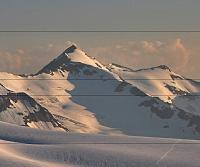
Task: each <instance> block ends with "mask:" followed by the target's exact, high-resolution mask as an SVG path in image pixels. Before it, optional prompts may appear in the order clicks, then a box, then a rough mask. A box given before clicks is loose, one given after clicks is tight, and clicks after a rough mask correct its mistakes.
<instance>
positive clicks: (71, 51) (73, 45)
mask: <svg viewBox="0 0 200 167" xmlns="http://www.w3.org/2000/svg"><path fill="white" fill-rule="evenodd" d="M76 49H78V47H77V45H76V44H72V45H71V46H70V47H68V48H67V49H66V50H65V51H64V53H73V52H74V51H75V50H76Z"/></svg>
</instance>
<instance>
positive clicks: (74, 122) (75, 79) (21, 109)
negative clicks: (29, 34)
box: [0, 45, 200, 139]
mask: <svg viewBox="0 0 200 167" xmlns="http://www.w3.org/2000/svg"><path fill="white" fill-rule="evenodd" d="M121 71H123V74H121V73H120V72H121ZM151 77H152V78H153V77H157V78H161V77H162V78H163V77H164V79H168V80H165V81H161V80H154V81H153V80H127V79H126V78H132V79H134V78H139V79H142V78H145V79H149V78H151ZM0 78H1V84H2V85H1V87H0V88H1V89H0V90H1V96H0V99H1V101H0V120H1V121H4V122H10V123H13V124H16V125H22V126H28V127H31V128H39V129H45V130H46V129H50V130H59V131H64V130H65V131H70V132H76V133H77V132H78V133H90V134H98V133H99V134H118V135H119V134H127V135H140V136H157V137H171V138H189V139H198V138H199V137H200V116H199V111H198V106H199V104H198V99H197V98H195V100H194V101H192V103H195V104H194V106H192V107H193V108H194V109H195V110H194V109H192V107H190V105H191V104H192V103H190V100H191V99H188V96H185V95H188V94H191V93H198V92H199V90H200V87H199V83H196V82H194V81H188V80H181V78H183V77H181V76H179V75H177V74H175V73H173V72H171V70H169V69H168V68H166V67H165V66H160V67H158V68H152V69H147V70H139V71H133V70H131V69H127V68H124V67H117V66H110V67H109V68H107V67H106V66H104V65H102V64H101V63H100V62H98V61H97V60H96V59H94V58H92V57H89V56H88V55H86V54H85V53H84V52H83V51H81V50H80V49H78V48H77V47H76V46H74V45H72V46H71V47H69V48H68V49H66V50H65V51H64V52H63V53H62V54H61V55H60V56H58V57H57V58H55V59H54V60H53V61H51V62H50V63H49V64H48V65H46V66H45V67H44V68H42V69H41V70H40V71H39V72H38V73H36V74H34V75H28V76H17V75H13V74H8V73H0ZM173 78H174V79H173ZM178 78H179V80H175V79H178ZM10 92H11V93H10ZM156 94H157V95H161V94H162V95H163V96H157V97H156ZM168 94H169V95H170V97H167V96H166V95H168ZM13 95H14V97H13ZM171 95H172V96H171ZM177 95H178V96H177ZM172 97H173V98H172ZM16 98H17V99H16ZM175 101H176V102H175ZM5 102H7V103H5ZM182 103H184V104H185V105H182ZM189 104H190V105H189Z"/></svg>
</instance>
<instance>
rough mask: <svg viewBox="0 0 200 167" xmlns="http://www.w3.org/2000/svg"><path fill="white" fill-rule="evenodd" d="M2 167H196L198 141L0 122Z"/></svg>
mask: <svg viewBox="0 0 200 167" xmlns="http://www.w3.org/2000/svg"><path fill="white" fill-rule="evenodd" d="M0 127H1V128H0V143H1V146H0V154H1V156H0V166H2V167H5V166H6V167H13V166H15V167H22V166H26V167H29V166H30V167H32V166H34V167H42V166H50V167H64V166H65V167H146V166H148V167H155V166H159V167H188V166H190V167H197V166H199V165H200V160H199V156H198V155H199V154H200V143H199V141H195V140H181V139H162V138H147V137H146V138H145V137H129V136H107V135H89V134H73V133H65V132H57V131H45V130H37V129H30V128H25V127H19V126H16V125H11V124H8V123H3V122H0Z"/></svg>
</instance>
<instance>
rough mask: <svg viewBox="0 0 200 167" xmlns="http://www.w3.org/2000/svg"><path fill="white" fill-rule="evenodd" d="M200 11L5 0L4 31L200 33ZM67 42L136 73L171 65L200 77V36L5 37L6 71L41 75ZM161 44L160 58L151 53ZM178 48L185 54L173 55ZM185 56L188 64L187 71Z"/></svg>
mask: <svg viewBox="0 0 200 167" xmlns="http://www.w3.org/2000/svg"><path fill="white" fill-rule="evenodd" d="M199 7H200V1H199V0H123V1H122V0H70V1H69V0H57V1H55V0H0V30H1V31H3V30H11V31H12V30H22V31H23V30H44V31H45V30H58V31H59V30H69V31H70V30H86V31H89V30H105V31H106V30H109V31H112V30H120V31H126V30H142V31H149V30H158V31H165V30H176V31H179V30H200V19H199V18H198V17H199V16H200V10H199ZM67 41H72V42H75V43H77V44H78V45H79V46H80V47H81V48H83V49H84V50H85V51H86V52H88V53H89V54H92V55H91V56H95V57H97V58H98V59H100V60H101V61H103V62H104V63H111V62H113V61H117V63H119V64H122V65H127V66H129V67H132V68H142V67H148V66H154V65H155V66H156V65H159V64H163V63H165V64H167V65H169V66H171V67H172V68H173V69H174V70H175V71H177V72H179V73H181V74H184V75H186V76H189V77H198V73H199V72H200V67H199V65H198V63H197V62H198V61H199V55H198V54H199V48H200V47H199V43H200V33H3V32H1V33H0V58H3V59H4V61H5V62H1V63H0V70H1V71H9V72H17V73H24V72H28V73H30V72H35V71H36V70H37V69H38V68H40V67H42V66H43V65H44V64H46V63H47V62H48V61H50V60H51V59H52V58H54V57H55V56H56V55H57V54H59V53H60V52H62V50H63V49H65V47H67V45H68V42H67ZM145 42H148V43H145ZM158 42H161V43H162V44H163V45H162V46H163V47H161V48H156V49H159V52H155V53H153V52H151V53H148V52H147V51H146V50H145V48H144V47H145V46H148V47H157V45H156V44H158ZM178 42H179V43H178ZM131 43H132V44H133V43H134V46H132V45H130V44H131ZM175 44H178V45H179V47H180V48H179V49H180V50H179V51H173V49H172V48H173V46H175ZM49 46H51V47H50V48H49ZM116 48H117V49H116ZM120 48H121V49H120ZM123 48H126V51H125V49H124V50H123ZM181 48H182V51H181ZM183 48H185V51H187V54H186V55H184V53H182V52H183V50H184V49H183ZM146 49H148V48H146ZM133 53H134V54H133ZM136 53H137V54H136ZM138 53H140V54H138ZM6 55H7V56H6ZM181 55H182V56H183V58H186V59H187V63H186V64H185V67H184V66H181V64H180V61H179V59H181V58H182V57H181ZM37 58H39V60H38V62H37V61H36V60H37ZM33 60H34V61H35V63H32V61H33ZM136 60H137V61H136ZM15 61H17V62H18V63H15ZM16 65H17V66H16ZM186 66H187V67H190V68H186ZM176 67H181V68H182V69H180V68H178V69H176Z"/></svg>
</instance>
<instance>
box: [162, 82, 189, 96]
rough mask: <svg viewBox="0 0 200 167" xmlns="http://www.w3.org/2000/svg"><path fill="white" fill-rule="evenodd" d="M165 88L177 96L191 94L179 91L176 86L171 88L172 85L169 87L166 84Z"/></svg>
mask: <svg viewBox="0 0 200 167" xmlns="http://www.w3.org/2000/svg"><path fill="white" fill-rule="evenodd" d="M165 87H166V88H167V89H168V90H169V91H170V92H172V93H173V94H176V95H188V94H189V93H188V92H186V91H183V90H181V89H178V88H176V87H174V86H171V85H168V84H166V85H165Z"/></svg>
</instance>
